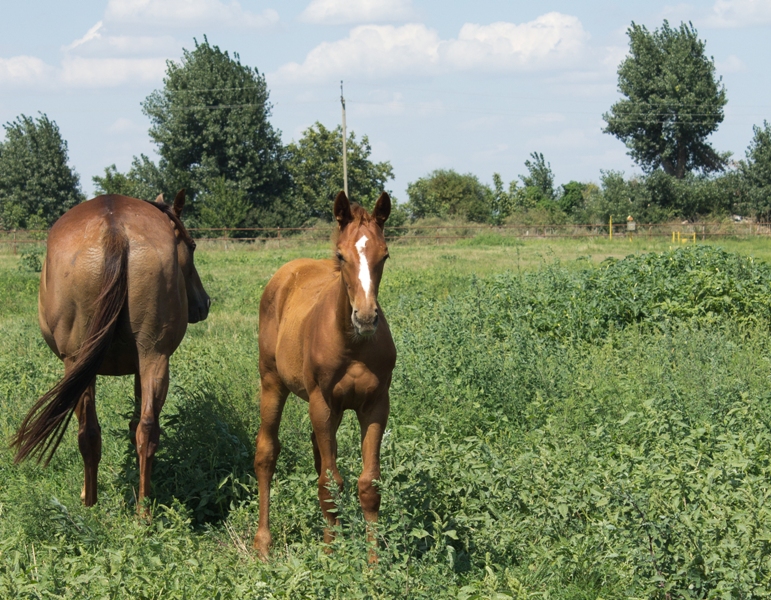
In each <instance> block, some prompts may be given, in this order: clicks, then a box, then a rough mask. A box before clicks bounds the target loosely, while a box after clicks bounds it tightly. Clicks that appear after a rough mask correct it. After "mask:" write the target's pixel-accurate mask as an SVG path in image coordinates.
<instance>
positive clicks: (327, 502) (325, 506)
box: [308, 389, 343, 544]
mask: <svg viewBox="0 0 771 600" xmlns="http://www.w3.org/2000/svg"><path fill="white" fill-rule="evenodd" d="M308 412H309V413H310V418H311V425H312V426H313V434H314V442H313V449H314V454H315V455H316V456H317V457H318V460H317V465H318V466H317V468H316V470H317V472H318V474H319V504H320V505H321V512H322V513H323V514H324V518H325V519H326V521H327V526H326V527H325V528H324V543H326V544H329V543H331V542H332V540H333V539H334V538H335V536H334V533H333V532H332V529H331V528H332V527H334V526H335V525H339V524H340V519H339V518H338V516H337V506H336V505H335V502H334V499H333V498H332V494H331V493H330V491H329V484H330V481H331V480H330V478H329V475H330V474H331V475H332V479H334V481H335V483H336V484H337V488H338V490H339V491H341V492H342V490H343V478H342V477H341V475H340V472H339V471H338V470H337V437H336V436H337V429H338V427H340V421H341V420H342V418H343V414H342V412H338V411H333V410H332V409H331V408H330V406H329V404H327V401H326V400H325V399H324V396H323V394H322V393H321V391H320V390H318V389H317V390H315V391H314V392H313V393H311V394H310V400H309V402H308Z"/></svg>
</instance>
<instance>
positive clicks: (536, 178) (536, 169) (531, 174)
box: [519, 152, 556, 200]
mask: <svg viewBox="0 0 771 600" xmlns="http://www.w3.org/2000/svg"><path fill="white" fill-rule="evenodd" d="M530 159H532V160H530ZM530 159H528V160H526V161H525V168H526V169H527V175H520V176H519V178H520V179H521V180H522V184H523V185H524V187H525V190H527V189H528V188H530V189H532V190H533V191H534V194H535V195H536V196H540V198H539V200H554V196H555V195H556V192H555V191H554V173H552V170H551V163H548V162H546V160H545V159H544V157H543V154H542V153H540V152H531V153H530Z"/></svg>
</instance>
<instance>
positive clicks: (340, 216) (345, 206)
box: [332, 192, 353, 230]
mask: <svg viewBox="0 0 771 600" xmlns="http://www.w3.org/2000/svg"><path fill="white" fill-rule="evenodd" d="M332 212H333V213H334V215H335V219H337V224H338V225H339V226H340V229H341V230H342V229H345V226H346V225H348V223H350V222H351V221H353V214H351V203H350V202H348V196H346V195H345V192H340V193H339V194H338V195H337V197H336V198H335V207H334V208H333V209H332Z"/></svg>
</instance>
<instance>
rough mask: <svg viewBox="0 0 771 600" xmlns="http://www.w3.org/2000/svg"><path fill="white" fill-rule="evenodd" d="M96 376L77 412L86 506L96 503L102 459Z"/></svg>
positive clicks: (82, 497) (76, 408) (81, 497)
mask: <svg viewBox="0 0 771 600" xmlns="http://www.w3.org/2000/svg"><path fill="white" fill-rule="evenodd" d="M95 392H96V378H94V380H93V381H91V383H90V384H89V386H88V387H87V388H86V391H85V392H83V395H82V396H81V397H80V400H78V404H77V406H76V407H75V414H76V415H77V417H78V447H79V448H80V454H81V455H82V456H83V491H81V493H80V499H81V500H82V501H83V503H84V504H85V505H86V506H93V505H94V504H96V476H97V472H98V470H99V461H100V460H101V459H102V429H101V428H100V427H99V420H98V419H97V417H96V406H95V405H94V394H95Z"/></svg>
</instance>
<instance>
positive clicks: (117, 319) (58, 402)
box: [13, 190, 211, 511]
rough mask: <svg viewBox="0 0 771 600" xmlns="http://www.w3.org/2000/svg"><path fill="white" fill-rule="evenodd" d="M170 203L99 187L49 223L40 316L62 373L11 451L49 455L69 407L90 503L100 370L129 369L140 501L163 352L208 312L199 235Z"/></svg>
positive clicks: (153, 438) (163, 372) (151, 449)
mask: <svg viewBox="0 0 771 600" xmlns="http://www.w3.org/2000/svg"><path fill="white" fill-rule="evenodd" d="M184 204H185V191H184V190H182V191H180V192H179V193H178V194H177V197H176V198H175V199H174V205H173V206H167V205H166V204H164V203H163V198H162V196H159V197H158V199H157V200H156V202H154V203H153V202H145V201H143V200H137V199H136V198H127V197H125V196H117V195H110V196H99V197H98V198H94V199H92V200H89V201H88V202H84V203H82V204H79V205H77V206H75V207H74V208H72V209H71V210H69V211H68V212H67V213H65V214H64V215H63V216H62V217H61V218H60V219H59V220H58V221H57V222H56V223H54V225H53V227H52V228H51V231H50V233H49V235H48V251H47V253H46V259H45V263H44V264H43V272H42V273H41V276H40V293H39V296H38V318H39V320H40V329H41V330H42V332H43V337H44V338H45V340H46V342H47V343H48V345H49V346H50V347H51V350H53V351H54V353H55V354H56V356H58V357H59V358H60V359H62V360H63V361H64V378H63V379H62V380H61V381H59V383H57V384H56V385H55V386H54V387H53V388H52V389H51V390H49V391H48V392H47V393H46V394H45V395H43V396H42V397H41V398H40V399H39V400H38V401H37V402H36V403H35V405H34V406H33V407H32V408H31V409H30V411H29V413H28V414H27V416H26V417H25V419H24V421H23V422H22V424H21V426H20V427H19V431H18V432H17V433H16V436H15V437H14V440H13V445H14V446H15V447H16V448H17V450H18V451H17V454H16V458H15V461H16V462H18V461H21V460H23V459H24V458H26V457H28V456H30V455H37V458H38V462H40V461H43V462H44V464H48V462H49V461H50V460H51V457H52V456H53V453H54V452H55V451H56V448H57V447H58V445H59V443H60V442H61V439H62V436H63V435H64V432H65V430H66V429H67V424H68V423H69V421H70V418H71V417H72V413H73V412H74V413H75V414H76V415H77V417H78V424H79V427H78V446H79V447H80V452H81V454H82V455H83V463H84V471H85V477H84V483H83V491H82V493H81V498H82V500H83V502H84V503H85V504H86V506H92V505H93V504H94V503H96V496H97V494H96V482H97V469H98V467H99V460H100V458H101V455H102V436H101V429H100V427H99V422H98V420H97V417H96V407H95V402H94V393H95V384H96V376H97V375H134V395H135V397H136V414H135V417H134V419H133V420H132V424H131V429H132V433H133V435H132V437H133V438H135V439H134V440H133V441H134V442H135V444H136V449H137V454H138V455H139V493H138V495H137V500H138V502H137V509H138V510H139V511H142V500H143V499H144V498H145V497H146V496H147V495H148V494H149V492H150V474H151V470H152V464H153V456H154V455H155V451H156V449H157V448H158V439H159V436H160V427H159V425H158V416H159V413H160V412H161V407H162V406H163V403H164V401H165V400H166V392H167V391H168V387H169V356H171V354H172V352H174V350H176V348H177V346H179V344H180V342H181V341H182V338H183V336H184V335H185V330H186V329H187V324H188V323H196V322H198V321H201V320H203V319H205V318H206V316H207V315H208V313H209V305H210V304H211V301H210V300H209V296H207V295H206V292H205V291H204V289H203V286H202V285H201V280H200V278H199V277H198V273H197V272H196V270H195V266H194V265H193V250H194V249H195V242H193V240H192V238H191V237H190V235H189V234H188V232H187V230H186V229H185V227H184V225H183V224H182V221H180V216H181V215H182V208H183V206H184Z"/></svg>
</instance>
